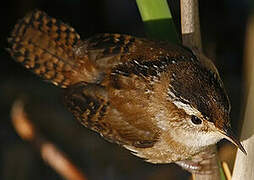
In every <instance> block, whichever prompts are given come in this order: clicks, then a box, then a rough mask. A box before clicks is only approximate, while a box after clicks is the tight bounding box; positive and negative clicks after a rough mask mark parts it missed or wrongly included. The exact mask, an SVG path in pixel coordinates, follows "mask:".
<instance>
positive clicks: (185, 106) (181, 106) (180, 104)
mask: <svg viewBox="0 0 254 180" xmlns="http://www.w3.org/2000/svg"><path fill="white" fill-rule="evenodd" d="M173 104H174V105H176V107H178V108H179V109H183V110H184V111H185V112H186V114H188V115H190V116H191V115H195V116H198V117H201V116H202V115H201V113H200V112H199V111H198V110H197V109H196V108H194V107H192V106H191V105H189V104H185V103H183V102H181V101H178V100H175V101H173Z"/></svg>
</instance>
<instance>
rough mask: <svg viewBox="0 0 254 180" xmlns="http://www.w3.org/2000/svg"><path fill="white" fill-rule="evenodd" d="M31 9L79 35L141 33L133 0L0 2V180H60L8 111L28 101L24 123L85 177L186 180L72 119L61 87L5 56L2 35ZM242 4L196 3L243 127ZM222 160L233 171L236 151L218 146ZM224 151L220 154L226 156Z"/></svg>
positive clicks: (230, 0) (223, 0)
mask: <svg viewBox="0 0 254 180" xmlns="http://www.w3.org/2000/svg"><path fill="white" fill-rule="evenodd" d="M33 9H41V10H43V11H46V12H47V13H48V14H49V15H50V16H52V17H56V18H59V19H62V20H63V21H64V22H68V23H69V24H70V25H72V26H73V27H74V28H75V29H76V30H77V32H79V33H80V35H81V37H82V38H86V37H89V36H90V35H92V34H95V33H98V32H110V33H125V34H131V35H136V36H145V33H144V32H145V31H144V27H143V23H142V20H141V18H140V15H139V12H138V8H137V6H136V4H135V1H134V0H83V1H81V0H9V1H5V4H3V2H2V4H1V11H0V13H1V16H0V18H1V21H0V22H1V28H0V62H1V64H0V113H1V118H0V179H3V180H11V179H19V180H23V179H24V180H28V179H49V180H51V179H52V180H53V179H62V177H61V176H59V175H58V174H57V173H56V172H55V171H54V170H52V169H51V168H50V167H49V166H48V165H46V164H45V163H44V162H43V161H42V160H41V158H40V156H39V154H38V152H37V151H36V149H35V148H33V146H31V144H30V143H28V142H24V141H22V140H21V138H20V137H19V136H18V135H17V134H16V132H15V130H14V128H13V126H12V124H11V121H10V109H11V106H12V104H13V102H14V100H15V99H17V98H20V97H22V98H25V99H26V102H27V106H26V109H27V112H28V114H29V118H30V119H31V120H32V121H33V122H34V124H35V125H36V127H38V129H39V130H40V132H41V133H42V134H43V135H44V136H45V137H47V138H48V139H49V140H50V141H52V142H54V143H55V144H56V145H57V146H58V147H59V148H60V149H61V150H62V151H64V152H65V153H66V154H68V156H69V157H70V158H71V159H72V160H73V161H74V162H75V164H76V165H77V166H79V167H80V168H81V169H82V171H83V172H84V173H85V174H86V175H87V176H88V179H96V180H97V179H98V180H100V179H103V180H107V179H109V180H112V179H149V180H153V179H188V177H189V176H190V175H189V174H188V173H186V172H185V171H183V170H181V168H179V167H177V166H176V165H174V164H169V165H152V164H148V163H146V162H143V161H142V160H141V159H139V158H136V157H134V156H133V155H131V154H130V153H129V152H128V151H127V150H125V149H123V148H121V147H119V146H118V145H115V144H110V143H108V142H106V141H105V140H103V139H102V138H100V137H99V135H97V134H95V133H93V132H91V131H90V130H88V129H85V128H83V127H81V125H80V124H79V123H78V122H76V121H75V120H74V118H73V117H72V116H71V114H70V113H69V112H67V110H66V109H65V108H64V107H63V105H62V99H61V90H60V89H58V88H56V87H54V86H53V85H50V84H47V83H45V82H43V81H41V80H40V79H39V78H37V77H36V76H35V75H33V74H32V73H30V72H28V71H26V70H25V69H24V68H23V67H22V66H21V65H19V64H17V63H15V62H14V61H13V60H12V59H11V57H10V56H9V55H8V53H7V52H6V51H5V47H7V43H6V38H7V36H8V33H9V32H10V31H11V29H12V28H13V26H14V24H15V23H16V21H17V19H18V18H21V17H23V16H24V15H25V14H26V13H27V12H29V11H31V10H33ZM248 11H249V10H248V1H247V0H241V1H238V0H213V1H210V0H201V1H200V18H201V31H202V38H203V44H204V49H205V52H206V53H207V55H208V56H209V57H211V58H212V59H214V60H216V61H215V63H216V66H217V67H218V69H219V71H220V74H221V76H222V79H223V81H224V83H225V86H226V89H227V91H228V93H229V96H230V99H231V102H232V113H231V114H232V125H233V128H234V129H235V131H236V132H237V131H239V129H240V127H241V126H240V125H239V124H240V123H239V122H240V120H241V117H242V115H241V114H242V110H243V108H242V106H243V105H242V104H243V103H242V102H243V101H242V99H243V92H244V91H243V80H242V59H243V47H244V33H245V26H246V20H247V17H248ZM219 147H220V148H219V149H220V154H222V155H221V156H222V157H221V158H222V159H223V158H224V159H225V160H227V161H228V162H229V165H230V167H231V168H232V162H233V156H232V154H233V153H234V148H233V146H231V145H230V144H228V143H227V142H226V141H223V142H221V143H220V144H219ZM225 149H226V151H227V153H226V154H224V155H223V152H225Z"/></svg>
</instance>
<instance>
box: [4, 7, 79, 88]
mask: <svg viewBox="0 0 254 180" xmlns="http://www.w3.org/2000/svg"><path fill="white" fill-rule="evenodd" d="M79 39H80V36H79V35H78V33H76V31H75V30H74V29H73V28H72V27H70V26H69V25H67V24H65V23H63V22H61V21H59V20H56V19H55V18H51V17H49V16H48V15H47V14H46V13H44V12H42V11H39V10H36V11H34V12H32V13H29V14H28V15H27V16H25V17H24V18H23V19H21V20H20V21H19V22H18V23H17V24H16V25H15V27H14V29H13V31H12V32H11V35H10V37H9V38H8V42H9V44H10V48H8V51H9V52H10V54H11V56H12V57H14V59H15V60H16V61H18V62H20V63H21V64H22V65H23V66H25V67H26V68H27V69H29V70H31V71H33V72H34V73H35V74H37V75H39V76H40V77H42V78H43V79H45V80H48V81H50V82H52V83H53V84H55V85H57V86H60V87H63V88H64V87H67V86H69V85H70V84H73V82H75V80H73V79H75V78H76V77H74V76H77V75H78V73H77V71H78V70H80V66H81V64H82V61H81V60H80V59H78V58H77V57H76V55H75V51H74V47H75V45H76V44H77V43H78V42H79ZM77 81H78V80H77Z"/></svg>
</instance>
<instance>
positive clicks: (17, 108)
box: [11, 101, 86, 180]
mask: <svg viewBox="0 0 254 180" xmlns="http://www.w3.org/2000/svg"><path fill="white" fill-rule="evenodd" d="M11 118H12V123H13V125H14V128H15V129H16V131H17V133H18V134H19V136H20V137H21V138H22V139H23V140H26V141H29V142H31V143H32V144H33V145H35V146H36V148H37V149H38V150H39V152H40V155H41V157H42V159H43V160H44V161H45V162H46V163H47V164H48V165H50V166H51V167H52V168H53V169H54V170H55V171H56V172H57V173H59V174H60V175H61V176H62V177H64V178H65V179H67V180H86V177H85V175H84V174H83V173H82V172H81V171H80V170H79V169H78V168H77V167H76V166H75V165H74V164H73V163H72V162H71V161H70V160H69V159H68V158H67V157H66V155H65V154H64V153H63V152H61V151H60V150H59V149H58V148H56V147H55V145H54V144H53V143H51V142H49V141H48V140H46V139H45V138H44V137H43V136H42V135H41V134H40V133H39V132H38V131H37V130H36V128H35V127H34V125H33V124H32V123H31V122H30V120H29V119H28V118H27V115H26V113H25V112H24V105H23V102H21V101H16V102H15V103H14V105H13V107H12V111H11Z"/></svg>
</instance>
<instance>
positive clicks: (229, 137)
mask: <svg viewBox="0 0 254 180" xmlns="http://www.w3.org/2000/svg"><path fill="white" fill-rule="evenodd" d="M222 134H224V135H225V138H226V139H227V140H229V141H230V142H232V143H233V144H235V145H236V146H237V147H238V148H239V149H240V150H241V151H242V152H243V153H244V154H245V155H247V152H246V151H245V149H244V147H243V146H242V144H241V143H240V140H239V138H238V137H237V136H236V135H235V134H234V133H233V131H232V130H231V128H230V127H224V128H223V132H222Z"/></svg>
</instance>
